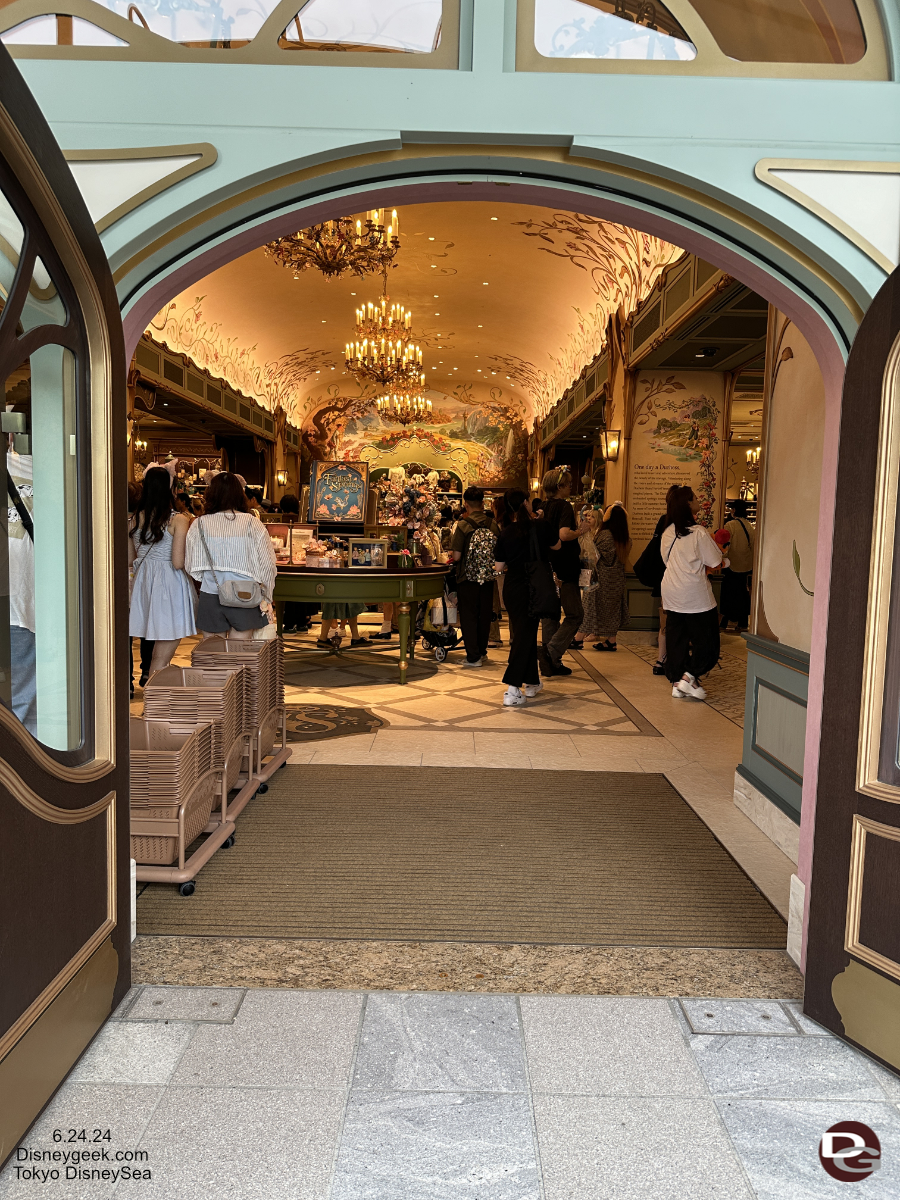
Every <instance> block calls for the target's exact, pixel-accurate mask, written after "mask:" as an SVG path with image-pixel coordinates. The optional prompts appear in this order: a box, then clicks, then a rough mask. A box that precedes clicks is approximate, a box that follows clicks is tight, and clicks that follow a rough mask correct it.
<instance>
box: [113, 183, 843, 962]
mask: <svg viewBox="0 0 900 1200" xmlns="http://www.w3.org/2000/svg"><path fill="white" fill-rule="evenodd" d="M398 194H402V202H403V203H404V204H418V203H431V204H433V203H436V202H439V201H453V202H455V203H459V202H460V201H461V200H463V201H465V200H480V201H496V202H499V203H503V202H505V203H514V204H534V205H538V206H542V207H558V208H560V209H563V210H566V209H569V210H571V209H572V208H573V207H575V206H576V204H577V210H578V211H579V212H583V213H587V214H589V215H591V216H595V217H602V218H605V219H606V220H609V221H616V222H618V223H620V224H623V225H630V226H633V227H636V228H638V229H642V230H644V231H645V232H647V233H651V234H655V235H656V236H658V237H662V238H665V239H666V240H667V241H670V242H672V243H674V244H675V245H677V246H683V247H684V249H686V250H689V251H691V252H692V253H694V254H697V255H698V256H699V257H701V258H703V259H705V260H706V261H707V262H710V263H713V264H714V265H715V266H717V267H719V268H720V269H721V270H724V271H727V272H728V273H729V274H730V275H733V276H734V277H735V278H736V279H739V280H740V281H741V282H742V283H745V284H746V285H747V286H748V287H751V288H753V290H754V291H756V292H758V293H759V295H760V296H763V297H764V298H765V299H766V300H768V301H770V302H771V303H772V304H774V305H775V306H776V307H777V308H778V309H780V311H781V312H783V313H784V314H785V315H786V316H788V317H790V319H791V320H792V321H793V322H794V324H795V325H796V326H797V327H798V328H799V329H800V331H801V332H802V333H803V335H804V337H805V338H806V339H807V341H808V342H809V344H810V346H811V347H812V349H813V352H814V353H815V355H816V358H817V360H818V362H819V366H820V368H821V371H822V377H823V380H824V384H825V437H824V448H823V462H822V491H821V497H820V506H819V536H818V559H817V565H816V582H815V593H816V594H815V605H814V617H813V633H812V645H811V653H810V674H809V701H808V709H807V728H806V754H805V758H804V784H803V804H802V814H801V823H800V861H799V864H798V868H797V874H798V876H799V878H800V879H801V880H802V881H803V882H804V883H805V884H808V883H809V879H810V874H811V869H812V852H813V834H814V829H815V811H816V781H817V777H818V766H819V732H820V727H821V715H822V691H823V683H824V671H825V640H826V623H827V616H828V597H829V588H830V583H831V540H832V532H833V526H834V495H835V487H836V480H837V457H838V436H839V430H840V412H841V389H842V385H843V379H844V357H843V353H842V351H841V348H840V346H839V345H838V343H837V342H836V340H835V338H834V335H833V333H832V332H831V330H830V329H829V327H828V325H827V324H826V323H825V321H824V320H823V319H822V317H821V316H820V315H819V314H818V313H817V312H816V311H815V309H813V308H812V307H811V306H810V305H809V304H807V303H806V302H805V301H803V300H802V299H801V298H800V297H799V296H798V295H797V294H796V293H795V292H794V291H793V290H792V289H791V288H790V287H788V286H787V284H785V283H784V282H782V281H781V280H780V279H779V278H778V277H777V276H775V275H773V274H771V273H770V272H769V271H767V270H766V269H764V268H763V267H761V266H759V265H757V264H756V263H755V262H753V261H751V260H750V259H748V258H746V257H744V256H743V255H741V254H739V253H738V252H737V251H736V250H733V249H730V248H728V247H726V246H723V245H721V244H720V243H719V242H717V241H715V240H714V239H713V238H711V237H710V236H708V235H706V234H702V233H700V232H697V231H696V230H693V229H691V228H689V227H687V226H684V225H681V224H679V223H678V222H677V221H674V220H672V219H670V218H667V217H664V216H660V215H659V214H657V213H654V212H648V211H646V210H645V209H643V208H640V207H638V206H637V205H632V204H628V203H626V202H623V201H620V200H610V199H608V198H605V197H599V196H598V197H593V196H588V195H585V194H583V193H582V192H580V191H579V192H578V193H577V196H575V195H573V193H572V192H571V191H569V190H568V189H566V188H564V187H539V186H535V185H534V184H529V183H512V184H511V185H510V186H504V188H503V193H502V195H498V192H497V185H496V184H494V183H490V182H475V183H472V184H467V185H466V187H465V189H464V191H461V189H460V185H459V184H458V183H457V182H455V181H447V182H439V183H430V182H429V183H425V182H422V183H417V182H412V183H405V182H398V183H390V184H388V185H384V186H379V187H373V188H372V189H371V190H370V191H361V192H358V193H354V195H353V198H352V201H350V200H349V199H348V197H347V196H346V194H344V195H342V196H341V197H340V198H336V199H326V200H318V201H316V202H315V203H312V204H309V205H303V204H299V205H298V206H297V207H296V208H295V209H293V210H292V211H291V212H290V213H281V214H279V216H278V217H275V218H273V219H271V220H269V221H265V222H263V223H261V224H258V225H255V226H253V227H252V228H248V229H246V230H245V231H243V232H241V233H237V234H235V236H234V237H232V238H230V239H228V240H227V241H225V242H222V243H221V244H219V245H216V246H213V247H211V248H210V249H208V250H206V251H204V252H203V253H202V254H199V255H198V256H197V257H195V258H192V259H190V260H189V261H186V262H184V263H182V264H181V265H180V266H177V267H176V268H174V269H173V270H172V271H171V272H170V274H168V275H167V276H166V277H165V278H164V279H162V280H160V281H159V282H158V283H156V284H154V286H153V287H152V288H150V289H149V290H148V291H147V292H146V293H145V294H144V295H143V296H141V297H140V298H139V299H138V300H137V302H136V303H135V305H134V306H133V307H132V308H131V309H130V310H129V312H128V313H127V315H126V316H125V319H124V324H125V339H126V346H127V350H128V354H129V356H130V355H131V354H133V353H134V347H135V346H136V345H137V342H138V340H139V338H140V336H141V333H142V332H143V331H144V329H145V328H146V326H147V324H148V323H149V321H150V319H151V317H153V316H155V315H156V313H157V312H159V310H160V309H161V308H162V307H163V305H164V304H166V303H167V302H168V301H169V300H171V299H172V297H173V296H176V295H178V293H179V292H182V291H184V289H185V288H188V287H190V286H191V285H192V284H194V283H196V282H197V281H198V280H200V279H202V278H203V277H204V276H206V275H209V274H211V273H212V272H213V271H215V270H217V269H218V268H219V267H221V266H224V265H225V264H226V263H228V262H231V261H232V260H233V259H235V258H238V257H240V255H242V254H246V253H248V252H249V251H251V250H255V249H256V248H257V247H258V246H261V245H262V244H263V243H265V242H268V241H271V240H272V239H273V238H276V237H280V236H281V235H283V234H285V233H291V232H293V231H294V230H296V229H298V228H300V227H302V226H306V225H313V224H315V223H316V222H318V221H324V220H329V219H331V218H333V217H337V216H341V215H343V214H344V213H346V212H347V210H348V207H349V206H351V205H352V209H353V211H354V212H358V211H361V210H362V209H367V208H380V207H382V206H392V205H395V204H397V203H398ZM807 897H808V889H807ZM807 918H808V913H805V914H804V922H803V955H804V961H805V954H806V925H807Z"/></svg>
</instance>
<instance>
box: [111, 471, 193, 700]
mask: <svg viewBox="0 0 900 1200" xmlns="http://www.w3.org/2000/svg"><path fill="white" fill-rule="evenodd" d="M190 523H191V522H190V518H189V517H187V516H185V515H184V514H182V513H178V512H176V511H175V502H174V500H173V497H172V477H171V476H170V474H169V472H168V471H167V470H166V469H165V468H164V467H153V468H151V469H150V470H149V471H147V472H146V474H145V475H144V480H143V488H142V489H141V496H140V499H139V500H138V502H137V504H136V506H135V509H134V512H133V513H132V515H131V520H130V522H129V534H130V537H129V541H128V562H129V565H130V567H131V572H132V580H133V582H132V588H131V609H130V611H129V616H128V632H129V635H130V636H131V637H133V638H135V637H139V638H142V639H147V640H149V641H150V642H152V643H153V653H152V655H151V658H150V666H149V670H148V672H147V674H146V675H145V674H142V675H141V687H143V686H144V684H145V683H146V682H147V679H148V678H149V677H150V676H151V675H155V674H156V672H157V671H161V670H162V669H163V668H164V667H167V666H168V665H169V663H170V662H171V661H172V657H173V655H174V654H175V651H176V650H177V649H178V643H179V642H180V641H181V639H182V638H183V637H191V635H192V634H195V633H196V632H197V626H196V624H195V620H194V603H195V601H194V589H193V587H192V586H191V581H190V580H189V579H188V577H187V575H185V573H184V563H185V543H186V539H187V533H188V526H189V525H190ZM142 665H143V664H142Z"/></svg>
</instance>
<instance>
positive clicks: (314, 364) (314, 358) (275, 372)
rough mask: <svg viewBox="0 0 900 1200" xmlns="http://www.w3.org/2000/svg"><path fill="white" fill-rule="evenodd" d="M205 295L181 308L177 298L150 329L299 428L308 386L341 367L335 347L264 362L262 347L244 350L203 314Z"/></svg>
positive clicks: (150, 331) (149, 330) (294, 352)
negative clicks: (260, 354) (304, 389)
mask: <svg viewBox="0 0 900 1200" xmlns="http://www.w3.org/2000/svg"><path fill="white" fill-rule="evenodd" d="M203 299H204V297H203V296H197V297H196V299H195V300H194V301H193V303H191V304H188V305H186V306H184V307H181V308H179V305H178V302H177V301H175V300H173V301H172V302H171V304H169V305H167V306H166V307H165V308H164V309H163V310H162V311H161V312H159V313H157V315H156V316H155V317H154V319H153V320H152V321H151V322H150V324H149V325H148V326H147V332H148V333H149V334H150V335H151V336H152V337H154V338H155V339H156V340H157V341H158V342H163V343H164V344H165V345H167V346H168V347H169V348H170V349H171V350H175V351H177V352H178V353H179V354H184V355H186V356H187V357H188V358H189V359H191V361H192V362H194V363H196V365H197V366H198V367H200V368H201V369H202V370H206V371H209V373H210V374H211V375H218V376H219V377H220V378H221V379H224V380H225V381H226V382H227V383H230V384H231V386H232V387H233V388H237V390H238V391H240V392H243V393H244V395H245V396H252V397H253V399H254V400H257V401H258V402H259V403H260V404H262V405H263V406H264V407H265V408H267V409H268V410H269V412H274V411H275V409H276V408H278V407H279V406H280V407H282V408H283V409H284V410H285V412H286V413H287V417H288V420H289V421H290V422H291V424H293V425H296V426H298V427H299V425H300V421H301V419H302V417H303V408H304V404H303V399H302V396H301V388H302V386H303V384H304V383H305V382H306V381H307V380H308V379H311V378H314V377H315V376H316V374H318V373H320V372H321V371H322V370H331V369H333V368H335V367H336V366H337V363H336V360H335V358H334V355H333V354H332V353H331V352H330V351H329V350H313V349H311V348H310V347H304V348H303V349H302V350H294V351H292V352H291V353H290V354H285V355H283V356H282V357H281V358H279V359H277V360H276V361H275V362H268V363H265V364H262V365H261V364H260V363H258V362H257V361H256V358H255V357H254V351H255V350H256V346H255V345H254V346H249V347H244V348H241V347H240V346H239V345H238V339H237V338H236V337H232V338H229V337H226V336H225V335H224V333H223V332H222V325H221V322H218V321H207V320H206V318H205V317H204V316H203V309H202V308H201V305H202V303H203Z"/></svg>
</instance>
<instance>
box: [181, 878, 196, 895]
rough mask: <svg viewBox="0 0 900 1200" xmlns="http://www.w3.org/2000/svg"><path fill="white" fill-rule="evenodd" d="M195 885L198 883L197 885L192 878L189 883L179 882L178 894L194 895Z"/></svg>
mask: <svg viewBox="0 0 900 1200" xmlns="http://www.w3.org/2000/svg"><path fill="white" fill-rule="evenodd" d="M195 887H196V885H195V883H194V881H193V880H192V879H189V880H188V882H187V883H182V884H179V887H178V895H179V896H193V894H194V889H195Z"/></svg>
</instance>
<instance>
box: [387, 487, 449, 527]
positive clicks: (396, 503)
mask: <svg viewBox="0 0 900 1200" xmlns="http://www.w3.org/2000/svg"><path fill="white" fill-rule="evenodd" d="M378 487H379V490H380V491H381V500H380V502H379V505H378V507H379V518H378V520H379V524H381V525H405V526H406V527H407V529H414V530H415V529H421V528H427V527H428V526H429V525H431V524H433V523H434V520H435V518H436V517H437V514H438V506H437V500H436V498H435V491H434V488H430V487H428V486H427V484H426V485H421V484H420V485H419V487H413V485H412V484H410V483H404V482H402V481H399V480H393V479H389V478H388V477H387V476H384V478H383V479H381V480H379V483H378Z"/></svg>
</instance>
